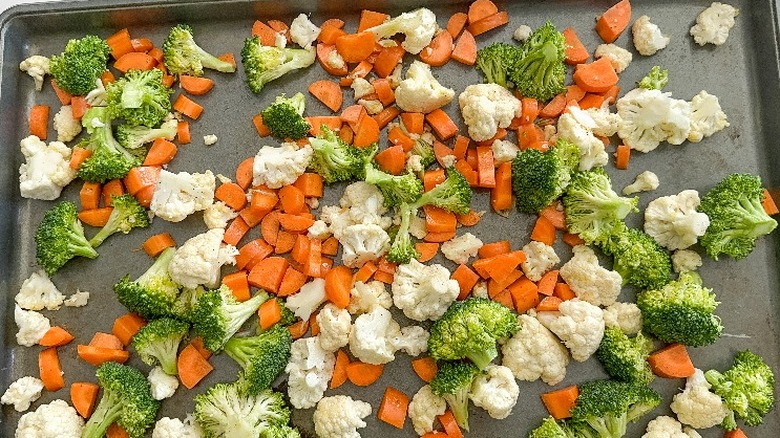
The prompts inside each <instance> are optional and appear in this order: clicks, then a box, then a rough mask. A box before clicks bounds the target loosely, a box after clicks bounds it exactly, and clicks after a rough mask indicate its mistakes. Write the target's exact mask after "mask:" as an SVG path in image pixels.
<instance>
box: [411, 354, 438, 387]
mask: <svg viewBox="0 0 780 438" xmlns="http://www.w3.org/2000/svg"><path fill="white" fill-rule="evenodd" d="M412 369H413V370H414V373H415V374H417V377H419V378H420V379H422V380H423V381H424V382H426V383H431V380H433V378H434V376H436V372H437V371H438V370H439V366H438V365H436V361H435V360H434V359H433V358H432V357H421V358H419V359H414V360H412Z"/></svg>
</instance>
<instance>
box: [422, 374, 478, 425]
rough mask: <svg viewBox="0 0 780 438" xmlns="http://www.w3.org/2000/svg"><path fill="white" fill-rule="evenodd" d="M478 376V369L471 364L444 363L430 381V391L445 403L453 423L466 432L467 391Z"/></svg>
mask: <svg viewBox="0 0 780 438" xmlns="http://www.w3.org/2000/svg"><path fill="white" fill-rule="evenodd" d="M479 374H480V370H479V368H477V367H476V366H475V365H474V364H472V363H471V362H465V361H460V360H457V361H446V362H442V363H440V364H439V369H438V371H436V375H435V376H434V378H433V380H431V391H433V393H434V394H436V395H437V396H439V397H442V398H443V399H444V400H446V401H447V405H448V406H449V407H450V410H452V415H453V416H454V417H455V421H457V422H458V425H460V427H462V428H464V429H466V431H468V430H469V390H470V389H471V383H472V382H473V381H474V379H476V378H477V376H478V375H479Z"/></svg>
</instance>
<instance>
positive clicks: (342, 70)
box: [317, 33, 349, 76]
mask: <svg viewBox="0 0 780 438" xmlns="http://www.w3.org/2000/svg"><path fill="white" fill-rule="evenodd" d="M343 36H346V33H341V34H339V35H338V36H337V37H336V39H335V40H334V41H333V43H332V44H325V43H319V44H317V62H319V63H320V66H321V67H322V68H323V70H325V71H326V72H328V73H329V74H332V75H334V76H344V75H346V74H347V72H348V71H349V70H348V67H347V63H346V62H345V63H344V65H343V66H342V67H339V68H335V67H332V66H331V65H330V63H329V62H328V60H329V59H330V56H331V53H332V52H333V51H334V50H336V46H335V42H336V41H337V40H338V39H339V38H341V37H343Z"/></svg>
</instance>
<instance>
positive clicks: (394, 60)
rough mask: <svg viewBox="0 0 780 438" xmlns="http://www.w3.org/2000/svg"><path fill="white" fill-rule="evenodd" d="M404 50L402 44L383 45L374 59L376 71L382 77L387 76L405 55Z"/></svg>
mask: <svg viewBox="0 0 780 438" xmlns="http://www.w3.org/2000/svg"><path fill="white" fill-rule="evenodd" d="M404 53H406V51H405V50H404V48H403V47H401V45H397V46H393V47H383V48H382V50H380V51H379V54H378V55H377V57H376V60H375V61H374V73H376V75H377V76H379V77H380V78H386V77H388V76H390V74H391V73H392V72H393V70H395V68H396V66H397V65H398V64H399V63H400V62H401V60H402V59H403V57H404Z"/></svg>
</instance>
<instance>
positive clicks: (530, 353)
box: [501, 314, 569, 386]
mask: <svg viewBox="0 0 780 438" xmlns="http://www.w3.org/2000/svg"><path fill="white" fill-rule="evenodd" d="M517 321H518V323H519V326H520V330H519V331H518V332H517V333H515V334H514V336H512V337H511V338H509V340H508V341H507V342H506V343H505V344H504V346H503V347H502V348H501V354H502V357H503V362H502V365H504V366H505V367H507V368H509V369H510V370H512V373H513V374H514V376H515V377H516V378H517V379H519V380H526V381H529V382H533V381H534V380H538V379H540V378H541V379H542V381H543V382H544V383H547V384H548V385H551V386H554V385H557V384H558V383H560V382H561V381H562V380H563V379H564V378H565V377H566V367H567V366H568V365H569V351H568V350H567V349H566V347H564V346H563V344H561V342H560V341H559V340H558V338H557V337H556V336H555V335H554V334H553V333H552V332H551V331H550V330H548V329H547V328H546V327H545V326H543V325H542V323H540V322H539V320H537V319H536V316H535V315H534V314H527V315H520V316H518V317H517Z"/></svg>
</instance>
